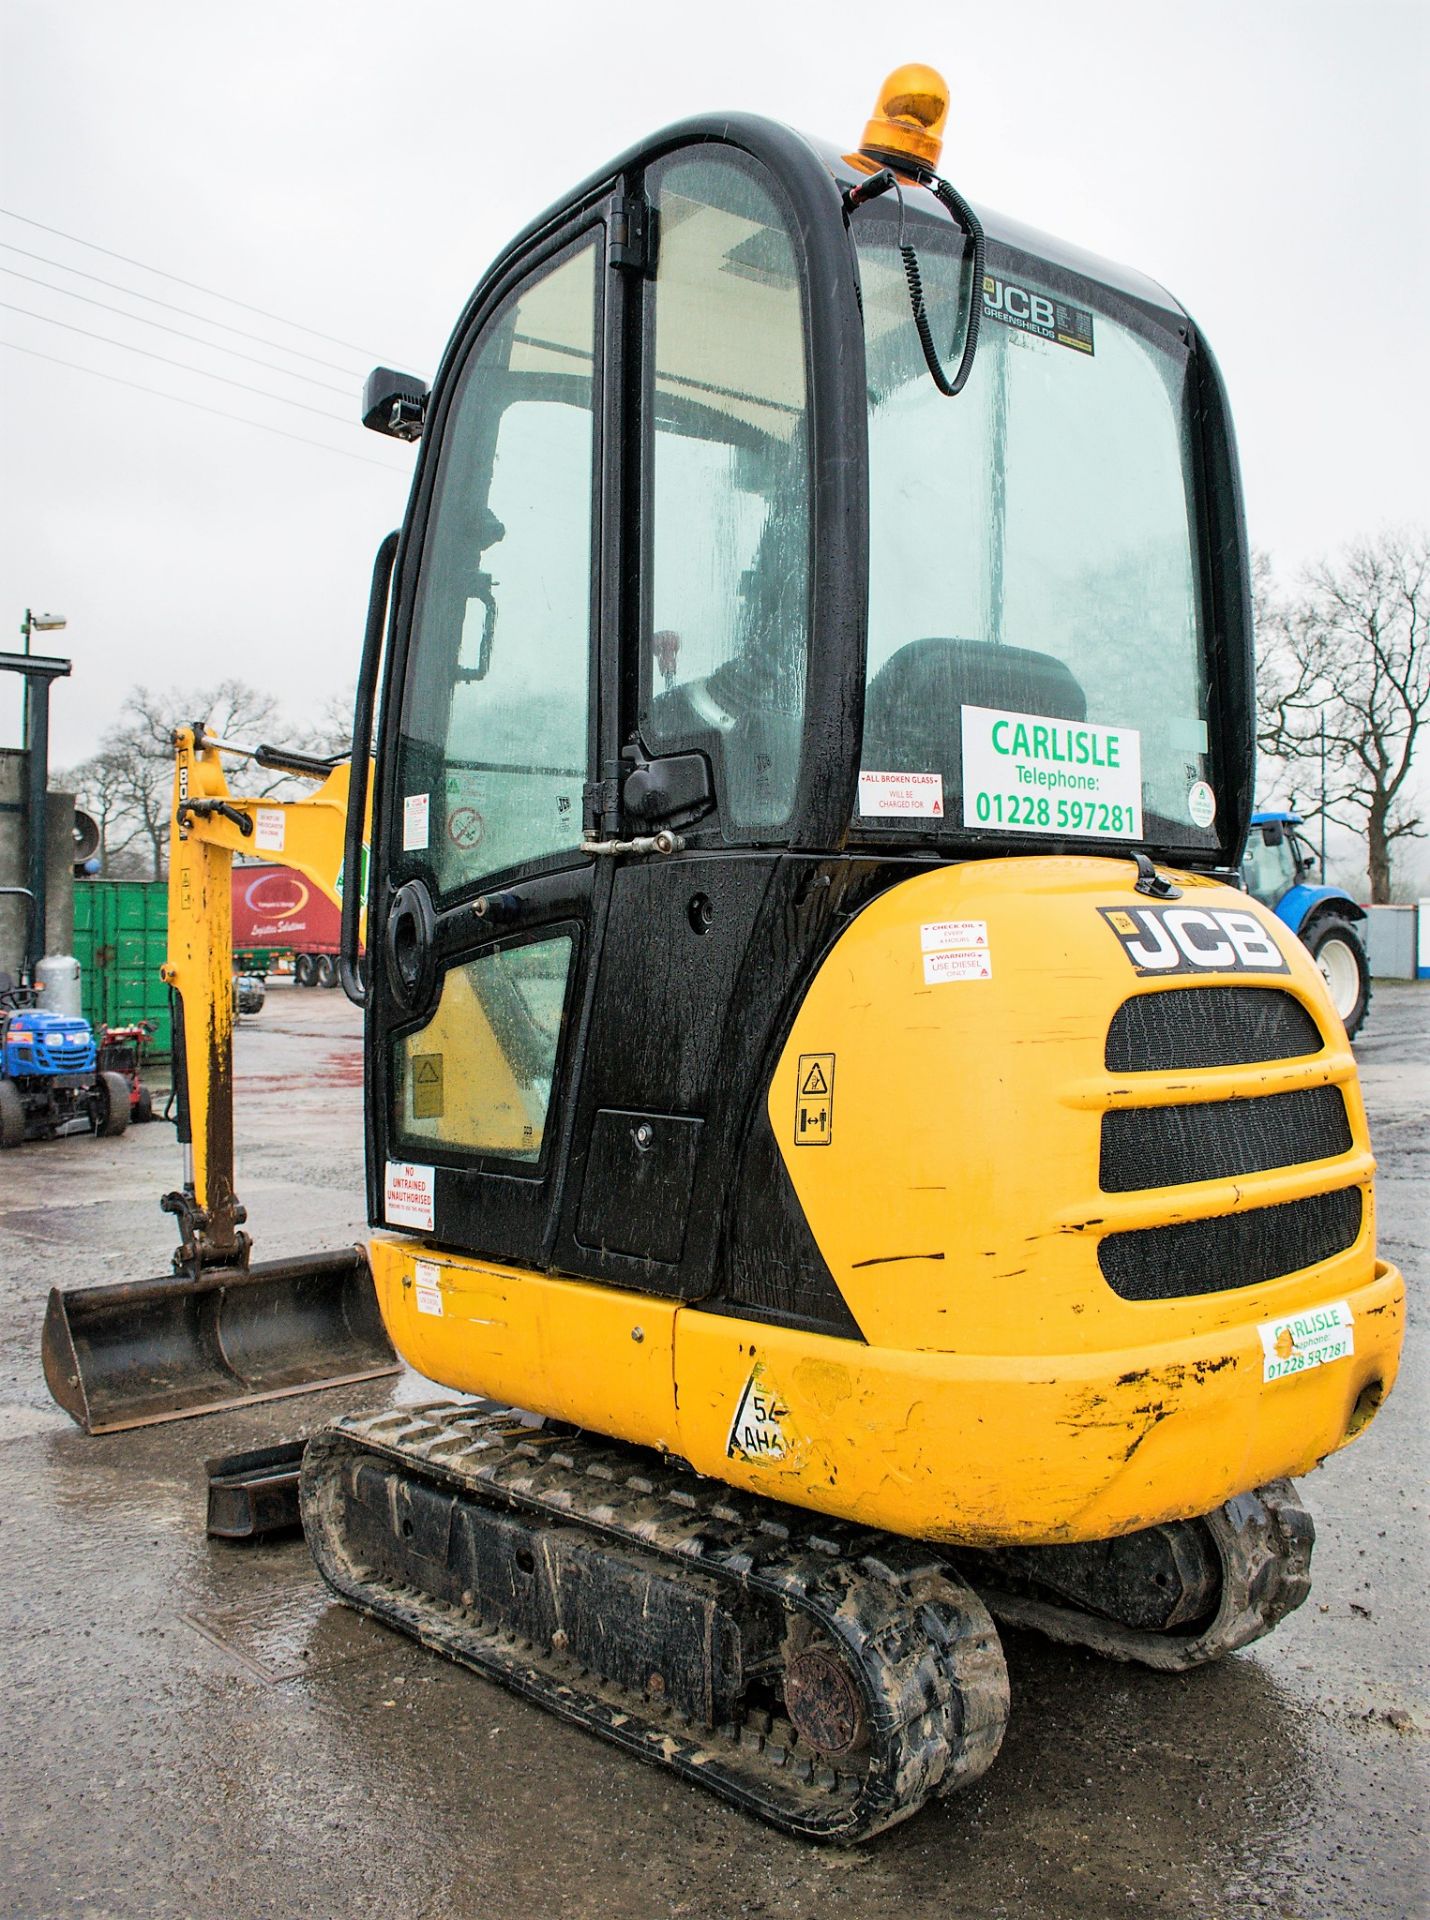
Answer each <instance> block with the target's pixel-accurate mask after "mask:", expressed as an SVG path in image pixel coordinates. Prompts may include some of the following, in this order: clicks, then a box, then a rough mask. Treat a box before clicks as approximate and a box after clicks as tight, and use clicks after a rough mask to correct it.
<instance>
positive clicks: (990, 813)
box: [962, 707, 1142, 840]
mask: <svg viewBox="0 0 1430 1920" xmlns="http://www.w3.org/2000/svg"><path fill="white" fill-rule="evenodd" d="M962 726H963V824H964V826H965V827H974V828H977V829H979V830H981V831H982V832H985V833H987V832H993V833H1016V832H1018V831H1019V830H1020V829H1021V830H1022V831H1024V832H1035V833H1036V832H1040V831H1042V832H1052V833H1060V834H1068V835H1070V836H1074V837H1077V836H1081V837H1084V838H1098V839H1103V838H1110V839H1115V840H1140V839H1141V838H1142V737H1141V735H1140V734H1139V733H1138V731H1137V729H1136V728H1135V727H1098V726H1093V725H1091V724H1090V723H1089V722H1086V721H1081V720H1054V719H1050V718H1049V717H1048V715H1047V714H1037V713H1010V712H1006V711H1004V710H1003V709H1001V708H996V707H964V708H963V722H962Z"/></svg>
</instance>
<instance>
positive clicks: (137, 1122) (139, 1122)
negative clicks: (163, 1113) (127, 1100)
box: [129, 1081, 154, 1127]
mask: <svg viewBox="0 0 1430 1920" xmlns="http://www.w3.org/2000/svg"><path fill="white" fill-rule="evenodd" d="M129 1118H130V1121H131V1122H132V1124H133V1125H134V1126H136V1127H142V1126H143V1125H144V1123H145V1122H146V1121H148V1120H152V1119H153V1118H154V1096H153V1094H152V1093H151V1092H150V1091H149V1089H148V1088H147V1087H146V1086H145V1085H144V1083H143V1082H142V1081H141V1082H140V1084H139V1090H138V1092H137V1093H136V1094H135V1096H134V1102H133V1109H132V1111H131V1113H130V1115H129Z"/></svg>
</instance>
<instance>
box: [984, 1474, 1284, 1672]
mask: <svg viewBox="0 0 1430 1920" xmlns="http://www.w3.org/2000/svg"><path fill="white" fill-rule="evenodd" d="M1204 1524H1205V1525H1206V1526H1207V1527H1208V1528H1209V1529H1210V1532H1211V1536H1212V1540H1213V1542H1214V1544H1215V1546H1216V1550H1217V1553H1218V1556H1219V1557H1220V1560H1221V1567H1222V1588H1221V1599H1220V1602H1219V1604H1218V1606H1217V1610H1216V1614H1215V1616H1214V1617H1213V1619H1212V1621H1211V1624H1210V1625H1209V1626H1207V1627H1205V1628H1203V1629H1202V1630H1201V1631H1200V1632H1193V1633H1190V1634H1178V1633H1175V1632H1173V1633H1149V1632H1147V1631H1145V1630H1142V1629H1139V1628H1134V1627H1120V1626H1118V1625H1116V1623H1115V1622H1113V1621H1111V1620H1101V1619H1099V1618H1098V1617H1097V1616H1096V1615H1095V1614H1091V1613H1084V1612H1081V1611H1079V1610H1078V1609H1077V1608H1075V1607H1068V1606H1062V1605H1059V1604H1057V1603H1056V1602H1053V1601H1046V1600H1037V1599H1034V1598H1032V1597H1031V1596H1028V1595H1023V1594H1012V1593H1003V1592H1000V1591H998V1590H997V1588H995V1587H993V1586H992V1585H990V1584H986V1583H985V1582H983V1581H981V1580H979V1579H978V1578H977V1576H976V1574H973V1575H971V1578H972V1582H973V1585H974V1587H975V1589H976V1591H977V1592H978V1594H979V1595H980V1596H981V1598H982V1600H983V1602H984V1604H985V1605H986V1606H987V1608H988V1611H989V1612H990V1613H991V1614H992V1615H993V1617H994V1619H995V1620H998V1621H999V1622H1001V1623H1002V1624H1004V1625H1006V1626H1010V1627H1032V1628H1034V1629H1035V1630H1036V1631H1037V1632H1039V1633H1044V1634H1046V1635H1047V1636H1048V1638H1049V1639H1051V1640H1061V1641H1063V1642H1064V1643H1065V1644H1066V1645H1068V1646H1074V1647H1086V1648H1088V1649H1089V1650H1090V1651H1091V1652H1093V1653H1100V1654H1105V1655H1106V1656H1107V1657H1108V1658H1109V1659H1112V1660H1128V1661H1136V1662H1138V1663H1139V1664H1141V1665H1142V1666H1145V1667H1158V1668H1160V1669H1162V1670H1163V1671H1164V1672H1168V1673H1184V1672H1185V1671H1186V1670H1187V1669H1188V1668H1189V1667H1201V1666H1205V1665H1206V1664H1207V1662H1208V1661H1211V1660H1220V1659H1221V1657H1222V1655H1223V1654H1227V1653H1233V1652H1235V1650H1236V1649H1237V1648H1238V1647H1245V1646H1249V1645H1250V1643H1251V1642H1252V1641H1253V1640H1259V1639H1260V1638H1261V1637H1262V1635H1263V1634H1267V1633H1270V1632H1271V1630H1272V1628H1273V1627H1275V1626H1276V1625H1277V1624H1278V1623H1279V1622H1280V1621H1282V1620H1284V1619H1285V1618H1286V1615H1287V1614H1288V1613H1294V1612H1295V1610H1296V1608H1297V1607H1299V1606H1300V1605H1301V1602H1302V1601H1303V1600H1304V1599H1305V1598H1306V1596H1307V1595H1308V1594H1309V1593H1310V1591H1311V1549H1312V1547H1313V1546H1314V1545H1315V1541H1316V1527H1315V1522H1314V1521H1313V1520H1312V1518H1311V1516H1310V1514H1309V1513H1308V1512H1307V1511H1306V1509H1305V1507H1303V1506H1302V1504H1301V1501H1300V1498H1299V1496H1298V1495H1297V1492H1296V1487H1295V1483H1294V1482H1293V1481H1290V1480H1270V1481H1268V1482H1267V1484H1266V1485H1265V1486H1264V1487H1257V1488H1255V1489H1254V1491H1252V1492H1251V1493H1243V1494H1239V1495H1238V1496H1237V1497H1236V1499H1235V1500H1228V1501H1227V1502H1226V1503H1225V1505H1224V1506H1220V1507H1218V1508H1217V1509H1216V1511H1215V1513H1209V1514H1208V1515H1207V1516H1206V1519H1205V1522H1204ZM960 1571H961V1572H962V1573H963V1574H964V1575H965V1576H966V1577H968V1576H970V1566H969V1564H968V1563H960Z"/></svg>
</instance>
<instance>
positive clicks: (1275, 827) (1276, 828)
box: [1261, 820, 1286, 847]
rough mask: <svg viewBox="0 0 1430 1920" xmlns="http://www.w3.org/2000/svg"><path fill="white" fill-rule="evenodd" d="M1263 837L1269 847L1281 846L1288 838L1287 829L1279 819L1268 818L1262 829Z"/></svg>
mask: <svg viewBox="0 0 1430 1920" xmlns="http://www.w3.org/2000/svg"><path fill="white" fill-rule="evenodd" d="M1261 838H1262V840H1263V841H1264V842H1265V843H1266V845H1267V846H1268V847H1279V846H1280V845H1281V842H1282V841H1283V840H1284V839H1285V838H1286V829H1285V828H1284V827H1283V826H1282V824H1281V822H1280V821H1279V820H1268V821H1267V823H1266V825H1265V826H1264V827H1263V828H1262V829H1261Z"/></svg>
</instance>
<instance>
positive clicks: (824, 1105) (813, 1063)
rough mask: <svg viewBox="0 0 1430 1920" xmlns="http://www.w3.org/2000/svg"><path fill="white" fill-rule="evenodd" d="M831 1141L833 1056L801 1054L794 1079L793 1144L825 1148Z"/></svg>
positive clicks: (826, 1054)
mask: <svg viewBox="0 0 1430 1920" xmlns="http://www.w3.org/2000/svg"><path fill="white" fill-rule="evenodd" d="M833 1138H834V1055H833V1054H832V1053H802V1054H801V1055H800V1056H799V1068H798V1071H797V1073H796V1075H795V1097H794V1143H795V1145H796V1146H797V1147H827V1146H828V1145H829V1143H830V1141H831V1140H832V1139H833Z"/></svg>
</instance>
